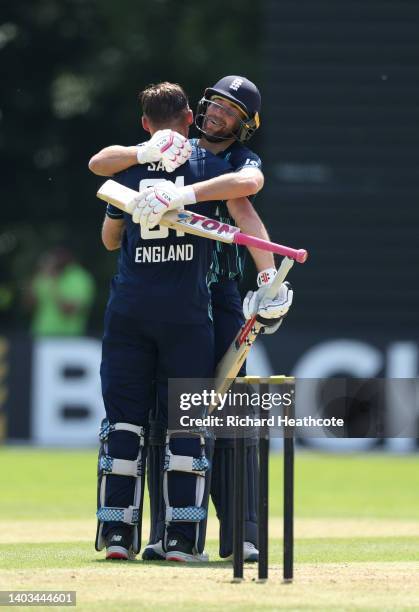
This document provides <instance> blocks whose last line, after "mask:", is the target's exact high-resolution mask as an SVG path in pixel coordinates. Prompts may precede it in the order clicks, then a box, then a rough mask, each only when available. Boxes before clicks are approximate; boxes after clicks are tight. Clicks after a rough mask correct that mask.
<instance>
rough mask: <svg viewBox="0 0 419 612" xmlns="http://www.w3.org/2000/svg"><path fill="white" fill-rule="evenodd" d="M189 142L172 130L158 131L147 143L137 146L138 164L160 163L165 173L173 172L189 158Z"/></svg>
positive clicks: (190, 150)
mask: <svg viewBox="0 0 419 612" xmlns="http://www.w3.org/2000/svg"><path fill="white" fill-rule="evenodd" d="M191 153H192V147H191V145H190V143H189V140H188V139H187V138H185V136H182V134H179V133H178V132H174V131H173V130H159V131H158V132H156V133H155V134H154V135H153V136H152V137H151V138H150V140H149V141H148V142H143V143H142V144H140V145H138V146H137V159H138V163H139V164H147V163H149V162H157V161H161V162H162V163H163V167H164V169H165V170H166V172H173V171H174V170H176V168H179V166H181V165H182V164H184V163H185V162H186V161H188V159H189V158H190V156H191Z"/></svg>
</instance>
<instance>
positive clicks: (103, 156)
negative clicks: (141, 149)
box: [89, 145, 138, 176]
mask: <svg viewBox="0 0 419 612" xmlns="http://www.w3.org/2000/svg"><path fill="white" fill-rule="evenodd" d="M137 150H138V149H137V147H136V146H133V147H123V146H121V145H111V146H110V147H105V148H104V149H102V150H101V151H99V153H96V155H93V157H91V158H90V160H89V170H90V171H91V172H93V174H97V175H98V176H113V175H114V174H116V173H117V172H121V171H122V170H126V169H127V168H131V166H135V165H137V164H138V159H137Z"/></svg>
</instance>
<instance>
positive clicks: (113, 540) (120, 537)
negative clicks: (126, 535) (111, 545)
mask: <svg viewBox="0 0 419 612" xmlns="http://www.w3.org/2000/svg"><path fill="white" fill-rule="evenodd" d="M121 540H122V536H121V535H113V536H112V537H111V542H120V541H121Z"/></svg>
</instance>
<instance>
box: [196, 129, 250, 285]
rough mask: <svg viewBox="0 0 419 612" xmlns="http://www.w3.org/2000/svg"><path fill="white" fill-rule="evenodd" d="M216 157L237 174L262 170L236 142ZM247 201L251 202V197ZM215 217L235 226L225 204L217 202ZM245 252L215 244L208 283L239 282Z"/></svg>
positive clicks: (245, 250)
mask: <svg viewBox="0 0 419 612" xmlns="http://www.w3.org/2000/svg"><path fill="white" fill-rule="evenodd" d="M191 142H192V143H196V142H198V141H197V140H195V139H193V140H191ZM217 157H218V158H220V159H224V160H225V161H226V162H228V163H229V164H230V166H231V168H232V170H231V171H232V172H237V171H238V170H242V169H243V168H259V169H262V161H261V159H260V157H258V155H256V153H254V152H253V151H251V150H250V149H248V148H247V147H245V146H244V145H243V144H242V143H240V142H238V141H237V140H236V141H235V142H233V143H232V144H231V145H230V146H229V147H228V148H227V149H225V151H220V153H218V154H217ZM249 199H250V200H252V197H250V198H249ZM216 216H217V219H219V220H220V221H222V222H223V223H229V224H230V225H235V222H234V219H232V218H231V216H230V213H229V212H228V209H227V204H226V203H225V202H218V204H217V208H216ZM246 252H247V249H246V247H243V246H239V245H237V244H226V243H223V242H216V243H215V245H214V250H213V258H212V264H211V273H210V276H209V282H210V283H216V282H218V281H220V280H222V279H229V280H240V279H241V277H242V274H243V269H244V262H245V256H246Z"/></svg>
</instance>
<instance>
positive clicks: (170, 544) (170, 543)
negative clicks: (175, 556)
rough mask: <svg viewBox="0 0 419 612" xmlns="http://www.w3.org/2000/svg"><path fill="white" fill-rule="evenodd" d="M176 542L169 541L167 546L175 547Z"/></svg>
mask: <svg viewBox="0 0 419 612" xmlns="http://www.w3.org/2000/svg"><path fill="white" fill-rule="evenodd" d="M176 544H177V540H169V544H168V546H176Z"/></svg>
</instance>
